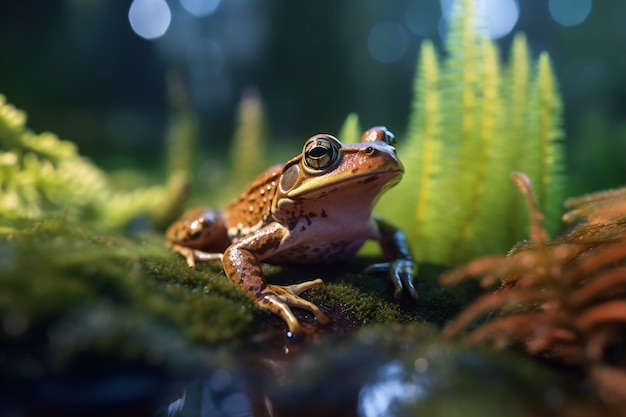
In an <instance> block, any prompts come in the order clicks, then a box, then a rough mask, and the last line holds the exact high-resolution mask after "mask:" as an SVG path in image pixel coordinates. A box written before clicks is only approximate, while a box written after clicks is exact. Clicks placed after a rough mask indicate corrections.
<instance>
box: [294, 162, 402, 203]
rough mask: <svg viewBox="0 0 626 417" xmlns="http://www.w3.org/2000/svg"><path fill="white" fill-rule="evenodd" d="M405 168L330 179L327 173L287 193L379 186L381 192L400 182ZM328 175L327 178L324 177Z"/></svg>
mask: <svg viewBox="0 0 626 417" xmlns="http://www.w3.org/2000/svg"><path fill="white" fill-rule="evenodd" d="M403 174H404V170H403V169H402V168H401V167H395V168H388V169H386V170H381V171H374V172H364V173H361V174H359V173H354V174H353V173H344V174H342V175H337V174H336V173H335V174H334V176H335V177H336V178H333V179H330V178H329V177H328V176H327V175H328V174H327V175H324V176H321V177H319V178H316V179H315V180H316V181H311V182H310V183H309V184H302V185H301V186H300V187H298V188H297V189H294V190H292V191H291V192H289V193H287V196H288V197H290V198H296V197H306V198H311V197H316V196H320V195H325V194H328V193H332V192H334V191H336V190H338V189H345V188H348V187H354V186H358V187H361V186H362V187H364V189H370V190H371V189H376V188H379V190H380V192H382V191H384V190H387V189H389V188H391V187H393V186H394V185H396V184H398V182H400V180H401V179H402V175H403ZM324 177H326V178H324Z"/></svg>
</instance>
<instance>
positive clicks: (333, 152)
mask: <svg viewBox="0 0 626 417" xmlns="http://www.w3.org/2000/svg"><path fill="white" fill-rule="evenodd" d="M340 147H341V144H340V143H339V141H338V140H337V139H335V138H333V137H332V136H330V135H318V136H314V137H312V138H311V139H309V140H308V141H307V142H306V143H305V144H304V150H303V157H304V167H305V168H306V169H307V171H309V172H312V173H319V171H325V170H328V169H330V168H332V167H333V166H335V164H337V162H338V161H339V158H340V154H339V148H340Z"/></svg>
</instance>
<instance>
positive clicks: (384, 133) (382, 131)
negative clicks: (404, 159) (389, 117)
mask: <svg viewBox="0 0 626 417" xmlns="http://www.w3.org/2000/svg"><path fill="white" fill-rule="evenodd" d="M376 141H380V142H386V143H388V144H389V145H391V146H394V145H395V144H396V138H395V136H394V135H393V133H391V132H390V131H389V130H387V128H386V127H385V126H376V127H373V128H371V129H369V130H368V131H366V132H365V133H363V136H362V137H361V142H376Z"/></svg>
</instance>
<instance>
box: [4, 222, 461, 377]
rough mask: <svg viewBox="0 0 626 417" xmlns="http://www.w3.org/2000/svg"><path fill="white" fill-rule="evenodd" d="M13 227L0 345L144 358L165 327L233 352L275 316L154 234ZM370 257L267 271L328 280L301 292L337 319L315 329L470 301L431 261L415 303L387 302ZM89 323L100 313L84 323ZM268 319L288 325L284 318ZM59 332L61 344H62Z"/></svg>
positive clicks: (271, 276)
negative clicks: (440, 280) (447, 284)
mask: <svg viewBox="0 0 626 417" xmlns="http://www.w3.org/2000/svg"><path fill="white" fill-rule="evenodd" d="M20 227H21V231H18V232H11V233H8V234H5V235H4V236H3V237H2V238H1V240H0V275H1V276H2V279H1V280H0V317H2V320H3V321H2V323H3V326H2V327H0V330H1V331H0V335H1V336H0V338H1V339H2V341H3V344H5V346H15V347H20V348H23V349H27V350H28V349H35V350H38V349H41V348H42V346H44V347H45V346H47V347H48V348H50V349H53V350H54V351H55V352H56V353H55V354H53V355H48V356H47V357H48V358H50V357H55V358H58V357H69V356H71V355H72V352H75V351H79V350H85V349H87V350H89V349H96V350H100V351H103V352H105V351H108V350H110V351H111V352H114V353H115V354H119V353H120V352H124V351H134V352H135V353H136V355H138V356H141V355H144V357H145V356H146V355H148V356H150V349H153V348H154V346H159V349H161V350H162V349H164V348H163V346H161V345H162V342H163V340H161V338H160V337H159V334H163V335H167V336H165V338H166V339H167V338H169V339H170V341H171V340H172V339H171V338H172V337H173V336H172V335H175V339H176V340H177V341H178V342H177V343H178V345H177V346H179V347H181V346H188V347H190V348H192V347H202V348H209V349H219V348H222V347H226V348H227V349H232V348H233V347H238V346H241V345H242V344H245V343H246V342H247V341H248V340H249V339H250V338H251V337H252V336H253V335H254V334H256V333H259V332H262V331H263V328H264V327H263V326H264V324H263V323H264V322H266V321H268V320H275V318H274V317H272V316H271V315H269V314H268V313H265V312H262V311H261V310H259V309H258V308H257V307H256V306H255V305H254V304H253V303H252V302H251V301H250V300H249V299H248V298H247V297H246V296H245V294H244V293H243V291H241V290H240V289H239V288H237V287H236V286H235V285H234V284H233V283H231V282H230V281H229V280H228V279H227V278H226V277H225V275H224V273H223V271H222V270H221V268H220V265H219V264H201V265H199V267H198V268H197V269H196V270H193V269H190V268H189V267H187V265H186V264H185V262H184V261H183V260H182V258H180V257H178V256H176V255H175V254H173V253H172V252H170V251H169V250H168V249H167V248H165V246H164V245H163V243H164V241H163V237H162V236H161V235H160V234H157V233H149V234H147V235H145V236H142V237H141V238H140V237H128V236H125V235H123V234H121V233H119V234H111V233H102V232H99V231H96V230H93V229H90V228H89V227H86V226H85V227H81V226H76V225H68V224H66V223H65V222H64V221H63V220H48V221H42V222H33V223H30V224H28V225H26V226H25V225H20ZM378 260H379V259H377V258H375V257H374V256H373V255H370V254H365V255H360V256H357V257H355V258H354V259H351V260H349V261H346V262H345V263H341V264H332V265H315V266H312V267H302V266H296V265H294V266H284V267H278V266H268V267H267V268H266V271H265V272H266V275H267V277H268V280H270V281H272V282H275V283H288V282H299V281H303V280H307V279H314V278H318V277H322V278H324V280H325V282H326V283H327V286H326V288H325V289H322V290H311V291H309V292H307V293H305V295H304V296H305V297H306V298H308V299H310V300H311V301H313V302H314V303H316V304H318V305H320V306H321V308H322V309H324V310H325V311H327V312H328V313H329V315H330V316H331V318H333V317H334V318H335V319H334V320H335V327H334V328H333V327H330V328H329V329H323V328H321V327H320V326H319V325H318V324H317V323H315V322H314V321H312V324H311V326H310V327H312V328H313V329H314V331H316V329H318V328H319V329H320V331H323V332H337V331H338V330H342V331H345V330H350V329H354V328H357V327H361V326H363V325H369V324H379V323H399V322H400V323H402V322H413V321H428V322H431V323H434V324H437V325H440V324H442V323H443V322H444V321H445V320H446V319H448V318H450V317H451V316H452V315H453V314H454V313H455V312H456V311H457V310H458V308H459V306H460V305H461V304H462V303H463V302H465V301H467V297H465V296H466V295H467V294H466V293H464V292H463V291H460V292H459V290H458V289H455V290H454V292H450V291H447V290H443V289H441V288H440V287H439V286H438V284H437V283H436V279H437V276H438V274H439V272H440V271H439V270H438V269H437V268H432V267H431V268H427V267H424V268H422V269H421V271H420V275H419V277H418V278H417V279H416V286H417V289H418V291H419V292H420V299H419V300H418V301H415V300H412V299H410V298H409V297H408V296H406V295H404V296H403V298H402V299H401V300H394V299H393V297H392V288H391V284H390V283H389V282H388V281H387V280H386V279H385V278H384V277H369V276H364V275H360V274H355V273H354V272H355V271H360V270H361V269H363V268H364V267H365V266H367V265H368V264H370V263H372V262H375V261H378ZM77 320H78V321H79V322H81V323H82V324H80V325H78V324H76V323H77ZM89 320H92V321H93V320H95V321H96V322H98V320H99V322H98V323H97V325H93V323H91V325H90V324H89ZM310 321H311V320H310ZM68 323H74V324H72V325H71V326H70V327H72V326H74V327H73V328H76V326H79V327H80V326H85V327H86V328H89V329H90V336H89V337H88V338H87V339H88V340H86V338H85V337H82V336H81V337H75V336H73V333H72V331H70V330H67V327H68V326H69V325H68ZM275 323H278V324H275V326H277V327H278V328H280V329H281V330H283V331H284V329H283V328H284V326H283V324H282V322H280V321H275ZM346 328H347V329H346ZM59 329H61V330H59ZM63 329H65V330H63ZM146 329H153V330H154V332H153V331H152V330H150V331H148V330H146ZM155 329H161V330H158V331H157V330H155ZM59 332H61V333H59ZM63 332H66V333H67V334H63ZM142 332H144V333H146V332H147V333H146V334H148V333H149V334H151V336H150V337H148V339H149V340H142V337H144V336H145V335H144V336H141V333H142ZM74 333H75V332H74ZM51 335H52V336H51ZM55 340H63V341H64V342H63V343H62V345H63V347H62V349H61V350H59V349H60V347H59V346H60V345H59V343H56V342H55ZM55 343H56V345H55ZM85 344H87V345H88V346H86V345H85ZM164 346H168V343H165V345H164ZM165 349H167V348H165ZM177 349H178V348H177ZM61 351H63V352H64V353H60V352H61ZM177 352H178V350H177ZM178 353H179V352H178ZM178 353H177V354H178ZM160 355H162V356H163V355H164V356H167V355H168V352H163V351H162V352H161V353H160ZM57 365H60V364H57Z"/></svg>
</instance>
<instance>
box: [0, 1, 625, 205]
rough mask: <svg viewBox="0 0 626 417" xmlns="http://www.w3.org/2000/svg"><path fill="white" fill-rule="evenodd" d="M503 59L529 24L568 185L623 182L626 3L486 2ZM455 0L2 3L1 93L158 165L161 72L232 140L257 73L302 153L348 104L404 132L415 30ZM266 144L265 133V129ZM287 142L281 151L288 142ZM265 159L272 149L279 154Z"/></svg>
mask: <svg viewBox="0 0 626 417" xmlns="http://www.w3.org/2000/svg"><path fill="white" fill-rule="evenodd" d="M477 1H480V2H481V3H483V4H484V12H485V13H486V15H487V18H488V20H487V21H488V27H487V29H488V31H489V34H490V36H491V37H492V38H494V39H497V41H498V43H499V44H500V45H501V47H502V51H503V52H504V54H503V55H504V59H507V56H506V51H508V48H509V45H510V42H511V40H512V35H513V33H515V32H516V31H523V32H525V33H526V35H527V38H528V42H529V44H530V47H531V49H532V52H533V55H534V57H536V56H537V55H538V53H539V52H540V51H542V50H547V51H548V52H549V53H550V55H551V58H552V61H553V64H554V67H555V72H556V75H557V77H558V80H559V84H560V90H561V93H562V96H563V100H564V126H565V130H566V147H567V163H568V167H567V169H568V174H569V189H568V194H569V195H576V194H580V193H583V192H588V191H594V190H599V189H604V188H609V187H617V186H623V185H626V164H625V163H624V162H623V159H624V156H625V155H626V114H625V109H626V53H624V45H625V44H626V24H624V21H625V20H626V2H618V1H599V0H595V1H593V0H544V1H535V0H477ZM450 3H451V0H395V1H388V0H319V1H315V2H304V1H290V0H256V1H255V0H132V1H131V0H127V1H109V0H48V1H39V0H22V1H19V2H6V1H5V2H1V3H0V54H1V59H0V94H4V95H5V96H6V97H7V100H8V101H9V102H11V103H13V104H15V105H16V106H17V107H18V108H21V109H23V110H25V111H26V112H27V113H28V115H29V126H30V127H31V128H32V129H33V130H35V131H37V132H40V131H43V130H48V131H53V132H55V133H57V134H58V135H59V136H60V137H61V138H63V139H67V140H72V141H74V142H76V143H77V144H78V146H79V148H80V151H81V153H83V154H85V155H87V156H89V157H90V158H91V159H93V160H94V161H95V162H96V163H98V164H100V165H102V166H104V167H105V168H111V167H113V168H115V167H118V166H123V165H125V164H126V165H131V166H132V164H133V161H137V160H141V161H142V164H146V163H154V165H155V166H158V165H159V164H161V163H162V159H163V155H162V150H163V140H164V136H165V130H166V125H167V116H168V110H169V108H168V101H167V89H166V78H167V74H168V73H171V72H172V71H175V72H177V73H178V74H180V75H181V76H182V78H183V80H184V82H185V84H186V86H187V88H188V90H189V95H190V97H189V99H190V102H191V104H192V109H193V111H194V112H195V114H196V115H197V117H198V118H199V120H200V139H201V146H202V148H203V149H204V151H206V152H209V153H211V154H212V155H219V154H221V153H223V152H226V151H227V148H228V144H229V141H230V138H231V137H232V133H233V129H234V126H235V112H236V109H237V104H238V102H239V100H240V98H241V95H242V92H243V91H244V90H245V89H246V88H248V87H250V86H254V87H256V88H257V89H258V91H259V92H260V94H261V97H262V100H263V103H264V105H265V114H266V116H267V123H268V131H269V133H270V137H271V139H273V140H276V143H281V146H283V145H282V144H288V145H286V146H288V147H289V149H288V152H289V153H296V152H299V150H300V147H301V144H302V142H303V141H304V140H305V139H306V138H307V137H309V136H311V135H313V134H315V133H318V132H328V133H336V132H337V130H338V129H339V127H340V125H341V123H342V122H343V120H344V119H345V117H346V116H347V114H348V113H350V112H356V113H358V115H359V116H360V118H361V124H362V126H363V127H369V126H372V125H380V124H383V125H386V126H387V127H389V128H390V129H391V130H392V131H394V132H396V133H398V136H400V137H401V136H402V133H403V132H404V130H405V129H406V124H407V118H408V115H409V110H410V107H411V106H410V102H411V97H412V79H413V75H414V72H415V68H416V59H417V53H418V48H419V44H420V42H421V41H422V40H423V39H424V38H430V39H432V40H433V41H434V42H435V44H436V45H438V46H439V47H440V46H441V34H442V31H443V30H444V28H445V22H446V17H447V14H448V13H449V9H450ZM270 143H271V142H270ZM281 152H282V151H281ZM270 159H271V155H270Z"/></svg>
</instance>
